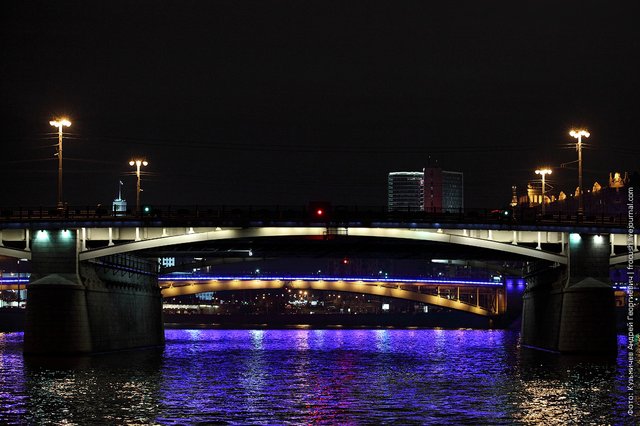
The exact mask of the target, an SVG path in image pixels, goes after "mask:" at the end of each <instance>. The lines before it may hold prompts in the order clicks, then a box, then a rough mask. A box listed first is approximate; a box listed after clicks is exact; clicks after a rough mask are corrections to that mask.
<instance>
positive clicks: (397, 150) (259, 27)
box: [0, 0, 640, 207]
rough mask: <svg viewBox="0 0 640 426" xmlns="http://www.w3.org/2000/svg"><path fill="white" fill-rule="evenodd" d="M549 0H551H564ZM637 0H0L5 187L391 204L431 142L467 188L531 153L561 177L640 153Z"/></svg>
mask: <svg viewBox="0 0 640 426" xmlns="http://www.w3.org/2000/svg"><path fill="white" fill-rule="evenodd" d="M557 3H561V4H562V5H561V6H558V4H557ZM634 3H635V2H632V1H626V2H616V1H611V0H606V1H580V2H578V1H563V2H537V1H536V2H496V1H480V0H475V1H469V2H462V1H447V2H444V1H442V2H435V1H409V2H399V1H398V2H396V1H390V2H375V1H349V2H346V1H339V2H328V1H324V2H313V1H312V2H308V1H291V2H282V1H256V2H250V1H238V0H234V1H199V2H196V1H171V2H167V1H155V2H141V1H136V2H114V1H105V2H98V1H77V2H71V1H60V2H53V1H48V2H44V1H43V2H34V1H18V0H9V1H5V2H3V10H2V13H1V14H0V54H1V57H2V60H1V65H0V108H1V109H2V111H1V114H0V120H1V125H2V127H1V128H2V132H1V136H0V138H1V143H2V145H1V146H2V154H1V157H0V176H1V178H2V182H3V184H2V186H1V187H0V207H4V206H16V207H17V206H19V205H22V206H24V205H34V206H37V205H49V206H52V205H54V204H55V201H56V188H57V187H56V176H57V160H56V157H55V156H54V153H55V147H54V145H55V144H56V143H57V139H56V135H55V134H54V132H55V129H54V128H53V127H51V126H49V124H48V122H49V120H51V119H52V118H54V117H55V116H61V115H66V116H68V117H69V119H70V120H71V121H72V122H73V125H72V127H71V128H70V129H69V132H70V133H69V137H68V138H67V137H66V138H65V142H64V159H65V164H64V200H65V201H66V202H68V203H69V204H70V205H89V206H92V205H96V204H98V203H102V204H108V203H110V202H111V200H112V199H113V198H115V196H116V195H117V188H118V181H119V180H122V181H123V182H124V183H125V186H124V191H125V193H124V196H125V198H127V199H128V200H129V202H130V203H131V204H132V205H133V204H134V203H135V177H134V176H133V175H132V174H131V171H132V168H131V167H129V165H128V161H129V160H130V158H131V157H132V156H145V157H146V158H147V159H148V160H149V162H150V165H149V166H148V167H147V168H146V169H145V172H146V174H145V175H144V176H143V181H142V182H143V188H144V192H143V202H145V203H151V204H156V205H160V204H172V205H193V204H199V205H220V204H225V205H233V204H241V205H249V204H253V205H268V204H280V205H304V204H306V203H308V202H309V201H312V200H327V201H332V202H333V203H334V204H348V205H355V204H357V205H384V204H386V177H387V173H388V172H390V171H401V170H404V171H415V170H421V169H422V168H423V167H425V166H426V165H427V164H428V163H429V157H431V164H434V163H435V161H438V164H440V165H441V166H442V167H443V168H444V169H447V170H456V171H462V172H464V174H465V185H466V188H465V190H466V191H465V192H466V200H465V201H466V205H467V206H468V207H494V206H502V205H505V203H508V202H509V200H510V193H511V185H512V184H516V185H520V186H523V185H526V182H527V180H529V179H533V178H534V177H535V175H534V173H533V171H534V170H535V169H536V168H537V167H539V166H545V165H549V166H552V167H554V174H553V175H552V176H551V179H550V180H548V182H550V183H552V184H553V185H554V186H555V187H557V188H560V189H563V190H565V192H567V191H571V190H572V189H574V188H575V187H576V186H577V171H576V170H569V169H564V170H563V169H559V168H556V167H559V165H560V163H563V162H568V161H572V160H575V159H576V158H577V155H576V152H575V149H571V148H570V147H568V144H570V143H572V142H573V141H574V139H572V138H571V137H569V135H568V132H569V130H570V129H571V127H572V126H585V127H587V128H588V129H589V131H590V132H591V134H592V136H591V138H590V139H588V140H587V141H586V142H588V144H589V150H588V151H585V153H584V155H585V166H584V167H585V175H586V178H585V185H586V186H590V185H591V184H592V183H593V181H594V180H595V179H597V180H599V181H600V183H601V184H603V185H604V184H606V179H607V178H608V173H609V172H611V171H630V172H631V171H633V170H638V168H639V164H638V163H639V162H638V159H639V158H640V147H638V142H637V141H638V136H637V134H636V133H634V132H635V128H636V127H637V123H638V118H639V117H640V114H639V113H640V108H639V103H638V99H640V93H639V92H640V90H639V84H638V80H639V79H638V68H637V66H636V64H637V63H640V61H639V60H638V59H639V58H638V56H639V52H640V43H639V41H640V36H639V35H640V34H639V32H638V26H637V17H638V16H639V15H640V14H639V13H638V12H639V10H638V8H637V7H635V6H634Z"/></svg>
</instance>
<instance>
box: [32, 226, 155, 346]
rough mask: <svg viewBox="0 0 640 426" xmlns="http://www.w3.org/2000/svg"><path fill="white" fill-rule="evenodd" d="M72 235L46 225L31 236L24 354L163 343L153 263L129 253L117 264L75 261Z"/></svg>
mask: <svg viewBox="0 0 640 426" xmlns="http://www.w3.org/2000/svg"><path fill="white" fill-rule="evenodd" d="M80 232H81V231H80ZM78 234H79V231H78V230H48V231H37V232H36V233H35V235H34V239H33V241H32V262H31V266H32V273H31V282H30V284H29V299H28V301H27V312H26V323H25V334H24V352H25V354H26V355H74V354H90V353H95V352H109V351H115V350H126V349H134V348H140V347H150V346H160V345H162V344H164V331H163V324H162V297H161V294H160V289H159V288H158V284H157V278H156V275H155V274H154V273H153V271H154V269H153V268H154V267H155V265H153V264H152V262H147V261H144V260H142V259H137V260H136V259H135V258H132V257H129V258H126V259H124V257H123V261H122V262H121V263H122V264H123V267H121V268H118V267H117V266H109V265H112V264H113V263H114V262H115V261H116V260H117V259H115V258H114V259H110V261H109V262H104V263H102V264H100V263H95V264H89V263H78V253H79V250H80V247H81V244H82V242H81V241H80V238H79V235H78ZM147 264H148V265H147ZM125 265H126V266H127V268H128V269H125V267H124V266H125ZM145 265H146V266H145Z"/></svg>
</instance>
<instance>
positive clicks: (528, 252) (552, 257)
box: [79, 226, 567, 264]
mask: <svg viewBox="0 0 640 426" xmlns="http://www.w3.org/2000/svg"><path fill="white" fill-rule="evenodd" d="M344 232H345V234H346V233H347V232H348V235H349V236H355V237H374V238H394V239H406V240H419V241H430V242H439V243H447V244H457V245H462V246H469V247H476V248H482V249H487V250H495V251H500V252H505V253H510V254H516V255H522V256H526V257H530V258H535V259H540V260H546V261H550V262H556V263H560V264H566V263H567V258H566V256H565V255H564V254H557V253H552V252H548V251H544V250H540V249H536V248H531V247H526V246H521V245H516V244H512V243H510V242H501V241H495V240H491V239H483V238H475V237H471V236H467V235H463V234H461V233H462V232H463V231H460V230H447V231H440V230H433V229H430V230H426V229H399V228H364V227H354V228H351V227H350V228H348V230H347V229H346V228H345V231H344ZM326 235H327V228H326V227H321V226H317V227H252V228H235V229H219V230H210V231H203V232H197V231H194V232H191V233H189V232H188V233H185V234H181V235H174V236H163V237H158V238H151V239H146V240H141V241H134V242H128V243H123V244H118V245H114V246H109V247H103V248H98V249H91V250H86V251H83V252H81V253H80V255H79V258H80V260H81V261H83V260H91V259H95V258H98V257H102V256H109V255H113V254H119V253H127V252H133V251H139V250H147V249H154V248H159V247H164V246H171V245H180V244H190V243H197V242H205V241H216V240H230V239H245V238H261V237H272V238H273V237H314V236H315V237H324V236H326Z"/></svg>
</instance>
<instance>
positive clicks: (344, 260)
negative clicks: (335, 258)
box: [342, 257, 349, 265]
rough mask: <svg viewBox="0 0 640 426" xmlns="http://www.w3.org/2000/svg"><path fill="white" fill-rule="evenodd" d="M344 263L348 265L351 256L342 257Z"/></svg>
mask: <svg viewBox="0 0 640 426" xmlns="http://www.w3.org/2000/svg"><path fill="white" fill-rule="evenodd" d="M342 264H343V265H348V264H349V258H348V257H343V258H342Z"/></svg>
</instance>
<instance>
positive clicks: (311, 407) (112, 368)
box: [0, 328, 632, 424]
mask: <svg viewBox="0 0 640 426" xmlns="http://www.w3.org/2000/svg"><path fill="white" fill-rule="evenodd" d="M166 337H167V346H166V348H165V350H164V352H161V353H158V352H130V353H121V354H116V355H110V356H98V357H90V358H77V359H72V360H68V359H36V358H28V359H26V361H25V360H24V359H23V357H22V354H21V345H22V335H21V334H16V333H14V334H0V423H3V424H4V423H16V424H20V423H22V424H43V423H53V424H64V423H75V424H87V423H90V424H124V423H129V424H130V423H137V424H193V423H198V422H200V423H206V422H211V423H216V422H217V423H226V422H230V423H238V424H301V423H305V424H362V423H364V424H381V423H387V424H390V423H394V424H395V423H402V424H445V423H447V424H450V423H454V424H514V423H516V424H541V423H544V424H571V423H573V424H625V423H626V424H632V422H631V419H630V418H628V417H627V416H626V414H625V412H626V401H625V393H624V391H625V379H626V374H625V370H624V367H625V365H624V360H625V356H626V353H621V354H619V355H618V357H617V358H615V359H601V358H596V359H586V358H574V357H567V356H562V357H560V356H557V355H554V354H547V353H541V352H537V351H532V350H528V349H520V348H519V346H518V334H517V333H514V332H510V331H491V330H420V329H419V330H415V329H410V330H402V329H378V330H363V329H357V330H347V329H332V330H314V329H309V328H300V329H292V330H270V329H262V330H197V331H193V330H168V331H167V333H166Z"/></svg>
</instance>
